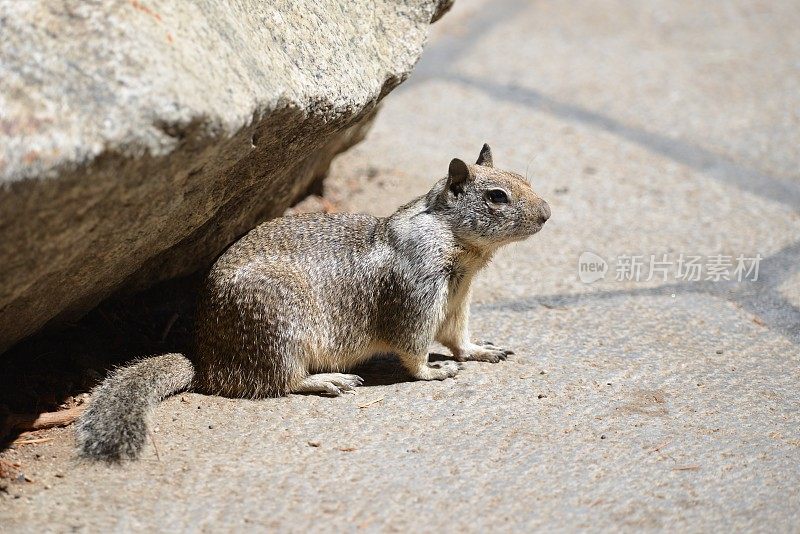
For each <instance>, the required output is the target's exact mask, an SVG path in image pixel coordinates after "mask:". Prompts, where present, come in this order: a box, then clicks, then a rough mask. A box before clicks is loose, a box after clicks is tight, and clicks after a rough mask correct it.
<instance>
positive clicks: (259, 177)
mask: <svg viewBox="0 0 800 534" xmlns="http://www.w3.org/2000/svg"><path fill="white" fill-rule="evenodd" d="M451 3H452V2H451V0H375V1H372V2H350V1H347V0H338V1H334V0H331V1H327V2H319V1H318V0H291V1H289V0H284V1H270V2H266V1H263V0H241V1H239V2H229V1H227V0H192V1H189V0H185V1H180V2H175V1H172V0H95V1H86V0H59V1H51V0H26V1H23V2H20V1H13V0H10V1H2V0H0V35H2V36H3V38H2V39H1V40H0V351H2V350H4V349H5V348H7V347H8V346H10V345H11V344H12V343H14V342H15V341H17V340H19V339H21V338H22V337H24V336H26V335H28V334H31V333H33V332H35V331H36V330H37V329H39V328H41V327H42V326H43V325H45V324H47V323H48V322H53V323H58V322H60V321H63V320H66V319H70V318H73V317H75V316H77V315H80V314H82V313H83V312H85V311H86V310H88V309H90V308H91V307H93V306H94V305H96V304H97V303H98V302H99V301H100V300H102V299H103V298H105V297H107V296H108V295H110V294H111V293H113V292H114V291H116V290H119V289H120V288H140V287H144V286H147V285H151V284H153V283H155V282H157V281H160V280H163V279H165V278H169V277H174V276H178V275H181V274H186V273H189V272H192V271H195V270H197V269H199V268H202V267H203V266H205V265H208V264H210V262H211V261H212V260H213V258H214V257H215V256H216V255H217V254H218V253H219V252H220V251H221V250H223V248H224V247H225V246H226V245H228V244H229V243H231V242H232V241H233V240H235V239H236V238H237V237H238V236H240V235H242V234H243V233H245V232H246V231H247V230H249V229H250V228H252V227H253V226H255V225H256V224H258V223H259V222H260V221H262V220H264V219H266V218H268V217H270V216H275V215H278V214H280V213H281V212H282V211H283V210H284V209H285V208H286V207H287V206H288V205H289V204H290V203H291V202H292V201H293V200H294V199H296V198H297V197H298V196H299V195H300V194H302V193H303V191H305V190H306V189H307V188H308V187H309V185H310V184H311V183H312V182H313V181H314V180H315V179H317V178H318V177H319V176H320V175H322V174H324V172H325V170H326V169H327V166H328V164H329V163H330V161H331V159H332V158H333V157H334V156H335V154H336V153H338V152H340V151H342V150H344V149H346V148H347V147H348V146H350V145H351V144H353V143H355V142H357V141H358V140H359V139H360V138H361V137H362V136H363V134H364V132H365V130H366V128H367V127H368V124H369V121H370V119H371V117H372V115H373V113H374V111H375V106H376V104H377V103H378V102H379V101H380V99H381V98H382V97H384V96H385V95H386V94H387V93H388V92H389V91H391V90H392V88H394V87H395V86H396V85H398V84H399V83H400V82H401V81H403V80H404V79H405V78H406V77H407V76H408V74H409V73H410V71H411V69H412V67H413V66H414V64H415V62H416V61H417V59H418V57H419V55H420V53H421V51H422V46H423V43H424V41H425V37H426V33H427V31H428V25H429V23H430V22H431V21H432V20H435V19H436V18H438V17H439V16H440V15H441V14H442V13H443V12H444V11H445V10H446V9H447V8H448V7H449V5H450V4H451Z"/></svg>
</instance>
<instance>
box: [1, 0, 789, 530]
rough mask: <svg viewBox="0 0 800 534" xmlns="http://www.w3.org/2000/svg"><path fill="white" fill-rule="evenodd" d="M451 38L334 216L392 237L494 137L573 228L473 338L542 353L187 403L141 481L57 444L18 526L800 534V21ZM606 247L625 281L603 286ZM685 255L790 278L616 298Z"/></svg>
mask: <svg viewBox="0 0 800 534" xmlns="http://www.w3.org/2000/svg"><path fill="white" fill-rule="evenodd" d="M434 33H435V36H434V38H433V40H432V42H431V44H430V46H429V47H428V49H427V51H426V52H425V54H423V60H422V61H421V63H420V64H419V65H418V67H417V70H416V73H415V74H414V76H413V77H412V79H411V80H410V81H409V83H408V84H406V85H404V86H403V87H401V88H400V89H399V90H398V91H397V92H396V93H394V94H393V95H391V97H389V98H388V99H387V100H386V102H385V108H384V110H383V112H382V113H381V114H380V115H379V116H378V119H377V122H376V124H375V127H374V129H373V131H372V132H371V134H370V135H369V137H368V139H367V141H366V142H364V143H363V144H361V145H359V146H358V147H356V148H355V149H354V150H352V151H350V152H348V153H347V154H345V155H344V156H342V157H341V158H340V159H338V160H337V161H336V162H335V163H334V167H333V171H332V176H331V179H330V181H329V191H330V197H331V199H333V200H334V202H337V203H338V204H339V206H340V207H342V208H346V209H354V210H364V211H371V212H375V213H381V214H385V213H389V212H390V211H391V210H392V209H393V208H394V207H396V206H397V205H398V204H400V203H401V202H404V201H405V200H406V199H408V198H410V197H412V196H413V195H415V194H418V193H421V192H423V191H425V190H426V189H427V187H428V186H429V185H430V183H432V181H433V180H434V178H436V177H438V176H439V175H441V174H442V173H444V172H445V170H446V167H447V163H448V161H449V159H450V158H451V157H453V156H462V157H465V158H466V157H476V156H477V152H478V149H479V147H480V144H481V143H482V142H484V141H488V142H489V143H490V144H491V145H492V147H493V149H494V155H495V162H496V164H497V165H498V166H502V167H505V168H511V169H516V170H518V171H520V172H527V174H528V175H529V176H530V177H531V180H532V182H533V184H534V187H535V188H536V189H537V190H538V191H539V192H540V193H541V194H542V196H543V197H544V198H546V199H547V200H548V201H549V202H550V205H551V207H552V213H553V216H552V219H551V220H550V221H549V222H548V223H547V225H546V227H545V229H544V230H543V231H542V232H541V233H540V234H539V235H537V236H535V237H534V238H533V239H531V240H530V241H528V242H526V243H524V244H520V245H518V246H515V247H514V248H511V249H509V250H507V251H505V252H503V253H502V254H501V255H499V256H498V257H497V259H496V261H495V262H494V263H493V264H492V266H491V267H490V269H489V270H488V272H486V273H485V274H484V275H483V276H482V277H481V278H480V279H479V281H478V284H477V288H476V294H475V305H474V307H473V312H474V313H473V321H472V324H473V328H474V331H475V334H476V337H479V338H488V339H492V340H493V341H495V342H496V343H503V344H506V345H509V346H511V347H513V348H515V349H516V350H517V355H516V356H515V357H513V358H512V359H511V360H510V361H508V362H505V363H500V364H496V365H491V364H481V363H469V364H467V365H466V366H465V369H464V370H463V371H462V372H461V374H460V375H459V376H458V377H457V379H455V380H448V381H445V382H441V383H422V382H409V381H407V379H406V377H405V375H404V374H403V372H402V371H401V370H400V368H399V366H398V364H397V363H396V362H395V361H393V360H391V359H383V360H378V361H376V362H373V363H372V364H370V366H368V368H367V369H363V370H361V372H362V374H363V375H364V376H365V377H366V378H367V383H366V386H365V387H363V388H361V389H360V390H359V392H358V394H357V395H355V396H345V397H342V398H337V399H328V398H321V397H313V396H291V397H288V398H282V399H268V400H262V401H242V400H230V399H222V398H213V397H204V396H200V395H196V394H186V395H182V396H178V397H174V398H172V399H170V400H168V401H166V402H165V403H164V404H163V405H162V406H160V407H159V409H158V410H157V412H156V415H155V423H154V427H156V428H157V431H156V432H154V434H153V441H154V443H156V444H157V448H156V447H153V446H151V447H150V448H149V449H148V450H147V451H146V453H145V458H144V460H142V461H141V462H139V463H134V464H128V465H125V466H123V467H121V468H114V469H109V468H107V467H105V466H86V465H81V464H78V463H76V462H75V461H74V459H73V457H72V452H71V446H72V431H71V429H69V428H68V429H63V430H54V431H50V432H48V433H42V435H43V436H45V437H52V438H54V440H53V441H50V442H47V443H42V444H37V445H26V446H20V447H18V448H17V449H16V450H13V451H7V452H6V453H5V454H4V455H3V456H4V457H6V458H9V459H15V460H16V461H19V462H20V463H21V464H22V465H23V468H24V470H25V474H26V475H28V476H29V477H30V478H31V479H32V480H33V482H14V483H11V484H9V485H8V488H7V490H6V491H7V495H5V496H2V497H1V501H0V518H2V520H3V525H4V528H5V529H7V530H9V531H37V532H38V531H42V530H48V529H51V530H69V529H77V530H89V531H100V530H103V531H106V530H109V529H111V530H117V531H127V530H149V529H158V530H168V529H176V530H193V531H219V530H234V529H241V530H244V529H254V530H279V531H305V530H307V529H311V528H313V529H317V530H322V531H342V530H343V531H356V530H361V529H364V530H368V531H378V530H385V531H460V530H465V531H481V530H492V531H526V532H527V531H530V530H536V529H540V530H556V531H569V530H575V529H585V530H593V531H599V530H628V531H638V530H643V529H644V530H653V529H664V530H667V529H669V530H683V531H712V530H713V531H728V530H734V531H771V532H792V531H794V532H796V531H798V528H800V527H798V524H800V489H799V488H800V409H799V407H800V395H799V394H798V384H800V271H798V266H800V173H798V170H797V169H798V168H800V152H799V151H798V150H797V146H798V141H800V117H799V116H798V113H797V110H798V109H800V63H799V62H798V61H799V60H798V58H800V11H798V10H797V8H796V3H794V2H770V3H756V2H740V1H735V2H722V1H719V2H688V1H682V2H669V3H667V2H635V3H634V2H623V1H618V2H614V1H602V2H588V1H585V2H570V3H563V2H555V1H542V2H524V1H505V0H501V1H495V2H489V1H488V0H486V1H478V0H475V1H469V0H459V2H457V3H456V6H455V8H454V9H453V11H452V12H451V13H450V14H449V15H448V16H447V17H445V18H444V19H443V20H442V21H441V23H440V24H439V25H437V27H436V28H435V32H434ZM585 251H592V252H594V253H596V254H597V255H599V256H601V257H602V258H604V259H605V260H606V261H608V262H609V269H610V271H609V273H607V275H606V278H605V279H604V280H600V281H597V282H595V283H593V284H584V283H582V282H581V281H580V280H579V279H578V258H579V256H580V255H581V254H582V253H583V252H585ZM681 253H683V254H696V255H702V256H703V257H707V256H710V255H716V254H722V255H732V256H735V255H739V254H744V255H755V254H756V253H759V254H761V255H762V256H763V260H762V261H761V262H760V273H759V279H758V281H757V282H752V281H743V282H735V281H734V282H724V281H721V282H712V281H698V282H691V281H680V280H677V279H676V277H675V276H674V275H673V274H670V275H669V276H668V280H666V281H662V280H656V279H653V280H650V281H649V282H648V281H644V280H643V281H639V282H636V281H624V282H623V281H616V279H615V276H614V272H615V271H614V266H613V264H614V258H618V257H619V256H621V255H634V254H641V255H647V256H649V255H650V254H654V255H660V254H670V255H671V257H672V258H673V259H674V258H676V257H677V256H678V255H679V254H681ZM37 455H38V459H37ZM15 497H16V498H15Z"/></svg>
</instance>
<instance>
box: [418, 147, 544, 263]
mask: <svg viewBox="0 0 800 534" xmlns="http://www.w3.org/2000/svg"><path fill="white" fill-rule="evenodd" d="M428 204H429V208H430V209H431V210H432V211H436V212H438V213H440V214H441V215H443V216H444V218H445V219H446V220H447V221H448V222H449V223H450V225H451V228H452V229H453V233H454V234H455V236H456V239H458V240H459V241H461V242H462V243H464V244H465V245H467V246H469V247H471V248H476V249H479V250H494V249H496V248H497V247H500V246H502V245H505V244H507V243H511V242H513V241H519V240H522V239H525V238H527V237H530V236H532V235H533V234H535V233H536V232H538V231H539V230H541V229H542V226H544V223H545V222H546V221H547V219H548V218H550V206H548V204H547V202H545V201H544V200H543V199H542V198H541V197H539V195H537V194H536V193H534V192H533V189H531V184H530V183H528V181H527V180H526V179H525V178H523V177H522V176H520V175H519V174H516V173H513V172H508V171H501V170H499V169H495V168H494V164H493V162H492V150H491V149H490V148H489V145H483V149H482V150H481V153H480V155H479V156H478V161H477V162H475V165H467V164H466V163H464V162H463V161H462V160H460V159H457V158H456V159H454V160H453V161H451V162H450V168H449V170H448V173H447V178H445V179H443V180H440V181H439V182H438V183H437V184H436V186H434V188H433V189H432V190H431V192H430V193H429V197H428Z"/></svg>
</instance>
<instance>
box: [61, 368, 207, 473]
mask: <svg viewBox="0 0 800 534" xmlns="http://www.w3.org/2000/svg"><path fill="white" fill-rule="evenodd" d="M193 378H194V366H193V365H192V362H191V361H189V359H188V358H186V356H184V355H183V354H165V355H163V356H155V357H153V358H148V359H146V360H141V361H139V362H137V363H135V364H133V365H130V366H128V367H123V368H120V369H117V370H116V371H114V373H112V374H111V376H109V377H108V378H107V379H106V380H104V381H103V383H102V384H100V385H99V386H97V387H96V388H95V389H94V391H93V392H92V400H91V403H90V404H89V408H87V410H86V411H85V412H84V413H83V415H82V416H81V417H80V419H79V420H78V422H77V426H76V438H77V441H78V453H79V454H80V455H81V456H83V457H84V458H90V459H93V460H106V461H110V462H116V461H119V460H121V459H123V458H130V459H135V458H137V457H138V456H139V453H140V452H141V450H142V447H143V446H144V443H145V441H146V439H147V416H148V414H149V412H150V410H151V409H152V408H153V407H155V406H156V405H157V404H158V403H159V402H160V401H161V399H163V398H164V397H167V396H169V395H172V394H174V393H177V392H179V391H183V390H185V389H187V388H189V387H190V386H191V384H192V379H193Z"/></svg>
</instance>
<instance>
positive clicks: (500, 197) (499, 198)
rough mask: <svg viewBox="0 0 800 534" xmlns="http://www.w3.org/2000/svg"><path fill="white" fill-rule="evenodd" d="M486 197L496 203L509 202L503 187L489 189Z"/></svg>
mask: <svg viewBox="0 0 800 534" xmlns="http://www.w3.org/2000/svg"><path fill="white" fill-rule="evenodd" d="M486 198H487V200H489V202H493V203H494V204H508V195H507V194H506V192H505V191H503V190H502V189H489V190H488V191H487V192H486Z"/></svg>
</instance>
